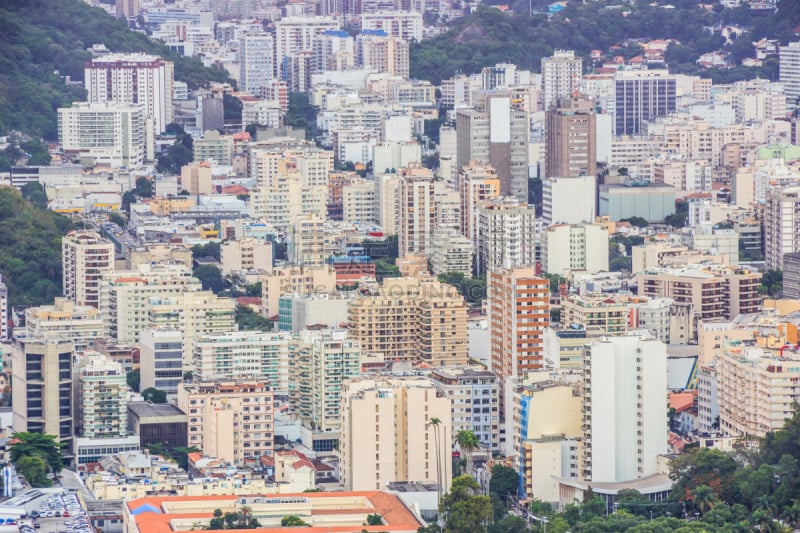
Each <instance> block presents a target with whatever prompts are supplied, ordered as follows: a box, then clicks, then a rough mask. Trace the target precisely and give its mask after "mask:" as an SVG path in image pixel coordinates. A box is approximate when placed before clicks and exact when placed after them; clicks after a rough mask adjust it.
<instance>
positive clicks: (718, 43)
mask: <svg viewBox="0 0 800 533" xmlns="http://www.w3.org/2000/svg"><path fill="white" fill-rule="evenodd" d="M504 3H505V0H504ZM659 3H661V4H663V2H659ZM671 4H672V8H669V9H667V8H664V7H660V6H658V5H657V4H656V3H652V2H651V1H650V0H637V1H636V2H634V3H632V4H628V3H624V2H611V1H608V0H606V1H598V2H588V3H586V4H584V3H581V2H575V1H571V2H569V3H568V4H567V7H566V8H565V9H564V10H563V11H561V12H560V13H558V14H555V15H552V16H548V15H546V14H542V13H534V14H533V16H529V14H528V2H527V1H525V2H522V0H520V1H517V2H512V4H511V6H512V7H513V8H515V9H516V10H517V12H516V13H515V14H506V13H503V12H500V11H498V10H497V9H494V8H490V7H482V8H479V9H478V10H477V11H476V12H475V13H473V14H471V15H469V16H467V17H464V18H462V19H459V20H458V21H456V22H455V23H454V24H453V26H452V27H451V28H450V30H449V31H447V32H446V33H444V34H442V35H440V36H437V37H436V38H433V39H429V40H425V41H422V42H420V43H415V44H414V46H412V49H411V75H412V77H414V78H417V79H429V80H431V81H432V82H433V83H436V84H438V83H439V82H440V81H441V80H442V79H446V78H449V77H451V76H453V74H454V73H456V72H461V73H464V74H471V73H475V72H479V71H480V69H481V68H483V67H485V66H490V65H494V64H496V63H501V62H510V63H515V64H517V65H519V66H520V67H521V68H524V69H531V70H534V71H536V72H538V71H539V69H540V61H541V58H542V57H547V56H550V55H551V54H552V53H553V50H555V49H568V50H575V51H576V53H577V54H580V55H582V56H584V57H585V58H586V60H585V61H584V65H585V66H587V67H588V66H590V65H591V61H590V60H589V54H590V53H591V51H592V50H600V51H601V52H603V53H606V52H608V51H609V49H610V48H611V46H614V45H622V44H623V43H624V42H625V41H627V40H629V39H677V40H678V41H680V43H681V44H680V45H673V46H671V47H670V50H669V51H668V52H667V57H666V60H667V63H668V64H669V67H670V68H671V69H673V70H674V71H677V72H700V73H702V74H703V75H705V76H707V77H712V78H715V81H717V82H722V81H732V80H735V79H745V78H752V77H755V76H756V75H760V76H762V77H766V78H772V77H775V78H776V79H777V60H776V59H771V60H768V61H767V62H766V64H765V67H763V68H760V69H759V68H750V69H743V68H741V67H740V68H734V69H728V70H716V69H714V70H708V71H702V72H701V71H700V70H699V69H698V67H697V66H696V65H695V63H694V62H695V60H696V59H697V58H698V57H699V56H700V55H701V54H703V53H706V52H712V51H715V50H719V49H722V48H724V49H725V50H727V51H729V52H730V53H731V55H732V56H733V57H734V59H736V60H738V61H741V59H742V58H743V57H748V56H749V55H752V45H751V44H750V42H751V41H753V40H756V39H758V38H761V37H770V38H778V39H779V40H781V41H782V42H787V41H789V40H797V36H795V35H794V34H793V33H792V31H791V30H792V28H794V27H795V26H796V25H797V24H798V23H800V2H796V0H781V1H780V3H779V11H778V12H777V13H774V14H773V13H767V14H758V13H757V12H753V11H751V10H749V8H747V7H746V6H744V7H740V8H737V9H723V8H722V6H721V5H718V4H717V5H715V6H714V8H713V9H711V10H710V11H709V10H707V9H704V8H703V7H701V6H700V5H699V4H698V3H697V2H692V1H676V2H672V3H671ZM719 24H737V25H741V26H745V27H748V28H749V29H750V31H749V32H748V33H745V34H743V35H742V36H741V37H739V39H737V40H736V41H734V42H733V43H730V44H727V45H726V44H725V39H724V38H723V37H722V36H721V35H720V34H719V33H711V32H710V31H708V30H706V29H704V28H709V27H713V26H715V25H719ZM640 52H641V48H640V47H637V46H624V47H623V48H621V49H620V50H618V51H616V52H615V53H616V54H619V55H623V56H626V57H631V56H633V55H636V54H637V53H640Z"/></svg>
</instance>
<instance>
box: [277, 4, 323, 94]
mask: <svg viewBox="0 0 800 533" xmlns="http://www.w3.org/2000/svg"><path fill="white" fill-rule="evenodd" d="M338 29H339V23H338V22H337V21H336V19H333V18H329V17H284V18H282V19H280V20H278V21H276V22H275V75H276V77H277V78H280V79H282V80H285V79H288V78H289V73H288V70H287V67H288V66H289V62H288V59H289V57H290V56H293V55H295V54H298V53H300V52H304V51H308V52H311V51H312V50H313V49H314V40H315V39H316V37H317V36H319V35H322V34H323V33H324V32H326V31H328V30H338Z"/></svg>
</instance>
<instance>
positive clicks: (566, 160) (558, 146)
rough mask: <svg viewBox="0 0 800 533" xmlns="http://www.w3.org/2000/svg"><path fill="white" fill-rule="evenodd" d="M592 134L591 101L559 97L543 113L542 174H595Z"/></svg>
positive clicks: (595, 145)
mask: <svg viewBox="0 0 800 533" xmlns="http://www.w3.org/2000/svg"><path fill="white" fill-rule="evenodd" d="M578 61H580V59H578ZM542 62H544V59H543V60H542ZM596 135H597V124H596V117H595V110H594V102H593V101H591V100H587V99H578V98H574V97H571V96H568V97H562V98H559V99H558V100H557V101H556V102H555V103H554V104H553V105H552V106H550V107H548V108H547V112H546V115H545V176H546V177H567V178H569V177H577V176H594V175H596V174H597V139H596V138H595V137H596Z"/></svg>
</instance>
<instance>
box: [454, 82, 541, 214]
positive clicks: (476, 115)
mask: <svg viewBox="0 0 800 533" xmlns="http://www.w3.org/2000/svg"><path fill="white" fill-rule="evenodd" d="M528 118H529V117H528V112H527V111H525V110H524V109H523V108H522V107H520V106H518V105H517V104H516V103H514V102H513V99H512V98H511V95H510V94H509V93H507V92H506V93H504V92H488V93H484V94H483V101H482V102H478V105H477V106H476V107H475V109H459V110H458V112H457V113H456V171H460V169H461V168H463V167H464V166H466V165H469V164H470V162H471V161H483V162H484V163H486V164H488V165H491V166H492V167H493V168H494V169H495V171H496V172H497V176H498V177H499V178H500V194H502V195H504V196H506V195H513V196H515V197H516V198H517V199H518V200H519V201H520V202H527V201H528V163H529V160H530V156H529V153H528V138H529V135H530V123H529V120H528Z"/></svg>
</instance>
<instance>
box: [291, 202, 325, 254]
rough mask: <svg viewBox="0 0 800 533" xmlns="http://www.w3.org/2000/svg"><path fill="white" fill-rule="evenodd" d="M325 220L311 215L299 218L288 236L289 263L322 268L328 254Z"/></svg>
mask: <svg viewBox="0 0 800 533" xmlns="http://www.w3.org/2000/svg"><path fill="white" fill-rule="evenodd" d="M325 223H326V220H325V219H324V218H321V217H318V216H316V215H315V214H313V213H311V214H308V215H301V216H299V217H297V219H296V220H295V221H294V223H293V224H292V225H291V226H290V227H289V235H288V236H287V243H288V256H289V262H290V263H291V264H293V265H299V266H304V267H321V266H322V265H324V264H325V260H326V259H328V255H329V254H327V253H326V250H327V246H326V239H325Z"/></svg>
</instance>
